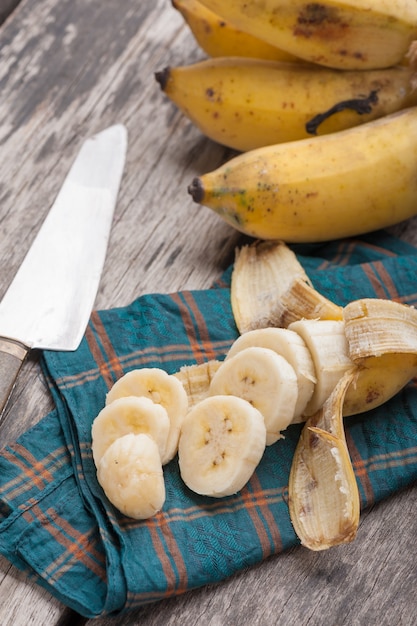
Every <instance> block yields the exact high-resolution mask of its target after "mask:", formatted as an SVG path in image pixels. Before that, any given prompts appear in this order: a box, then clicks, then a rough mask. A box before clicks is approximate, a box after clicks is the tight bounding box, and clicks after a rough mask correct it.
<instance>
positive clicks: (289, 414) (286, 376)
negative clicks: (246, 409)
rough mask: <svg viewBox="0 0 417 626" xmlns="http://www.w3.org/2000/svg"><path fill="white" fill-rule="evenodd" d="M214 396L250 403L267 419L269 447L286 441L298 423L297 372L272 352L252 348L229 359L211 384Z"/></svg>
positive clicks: (210, 392)
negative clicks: (295, 421) (286, 434)
mask: <svg viewBox="0 0 417 626" xmlns="http://www.w3.org/2000/svg"><path fill="white" fill-rule="evenodd" d="M209 394H210V395H211V396H218V395H222V396H224V395H231V396H237V397H239V398H242V399H244V400H247V401H248V402H250V404H251V405H252V406H254V407H255V408H257V409H258V410H259V411H260V413H261V414H262V415H263V418H264V420H265V426H266V445H268V446H269V445H271V444H273V443H275V442H276V441H277V440H278V439H280V438H282V434H281V433H282V431H283V430H285V429H286V428H287V426H288V425H289V424H290V423H291V421H292V420H293V419H294V412H295V407H296V403H297V399H298V383H297V376H296V374H295V371H294V368H293V367H292V366H291V365H290V364H289V363H288V361H287V360H286V359H285V358H284V357H282V356H281V355H279V354H277V353H276V352H274V351H273V350H270V349H269V348H261V347H249V348H245V349H244V350H241V351H238V352H237V353H236V354H235V355H234V356H233V357H231V358H229V359H226V360H225V361H224V362H223V364H222V366H221V367H219V369H218V370H217V372H216V373H215V375H214V376H213V380H212V381H211V384H210V389H209Z"/></svg>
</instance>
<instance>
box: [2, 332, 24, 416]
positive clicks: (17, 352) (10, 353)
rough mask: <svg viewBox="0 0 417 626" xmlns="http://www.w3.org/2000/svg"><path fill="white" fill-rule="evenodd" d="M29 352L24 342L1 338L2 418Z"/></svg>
mask: <svg viewBox="0 0 417 626" xmlns="http://www.w3.org/2000/svg"><path fill="white" fill-rule="evenodd" d="M28 352H29V349H28V348H26V347H25V346H24V345H23V344H21V343H18V342H16V341H12V340H9V339H3V338H0V419H1V417H2V416H3V412H4V409H5V408H6V404H7V402H8V400H9V398H10V396H11V394H12V391H13V388H14V386H15V383H16V378H17V375H18V374H19V372H20V368H21V367H22V365H23V362H24V360H25V358H26V356H27V354H28Z"/></svg>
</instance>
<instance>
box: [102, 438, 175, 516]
mask: <svg viewBox="0 0 417 626" xmlns="http://www.w3.org/2000/svg"><path fill="white" fill-rule="evenodd" d="M97 480H98V482H99V483H100V485H101V486H102V488H103V491H104V493H105V494H106V496H107V497H108V499H109V500H110V502H111V503H112V504H113V505H114V506H115V507H116V508H117V509H119V511H121V512H122V513H123V514H124V515H127V516H128V517H131V518H133V519H137V520H141V519H147V518H149V517H152V516H153V515H155V514H156V513H157V512H158V511H160V510H161V508H162V506H163V504H164V502H165V482H164V476H163V471H162V463H161V458H160V455H159V450H158V446H157V445H156V443H155V441H154V440H153V439H152V438H151V437H149V436H148V435H145V434H138V435H135V434H133V433H129V434H127V435H123V436H122V437H119V438H118V439H116V440H115V441H114V442H113V443H112V444H111V445H110V446H109V447H108V448H107V450H106V452H105V453H104V455H103V456H102V457H101V459H100V462H99V464H98V468H97Z"/></svg>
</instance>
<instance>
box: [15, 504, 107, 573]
mask: <svg viewBox="0 0 417 626" xmlns="http://www.w3.org/2000/svg"><path fill="white" fill-rule="evenodd" d="M23 517H24V518H25V519H26V521H27V522H28V523H31V522H33V521H37V522H38V524H40V525H41V526H42V527H43V528H44V529H47V531H48V533H49V534H50V535H51V537H53V538H54V540H55V541H57V542H58V543H59V544H60V545H61V546H62V547H63V548H64V549H65V551H64V552H63V553H62V555H60V556H59V557H58V558H57V559H55V560H54V561H53V562H52V563H51V564H50V565H49V567H48V568H47V569H46V570H45V574H46V575H47V576H48V577H49V578H51V579H52V580H58V579H59V578H60V576H63V575H65V573H66V572H67V571H68V570H69V569H71V567H72V565H74V566H75V565H76V564H77V563H82V564H83V565H84V566H85V567H86V568H87V569H88V570H90V571H91V572H92V573H93V574H94V575H95V576H97V577H98V578H100V579H101V580H103V581H106V579H107V573H106V563H105V556H104V554H103V553H102V552H100V551H99V550H96V549H95V547H94V537H95V536H96V535H97V529H96V527H94V528H91V530H90V532H88V533H80V532H79V531H78V530H77V529H76V528H74V527H73V526H72V525H71V524H70V523H69V522H68V521H67V520H66V519H64V518H63V517H61V516H60V515H58V513H57V511H56V510H55V509H53V508H49V509H47V510H46V511H45V512H44V511H42V509H41V508H40V507H39V506H38V505H34V506H33V507H32V508H31V509H30V510H28V511H25V512H24V513H23Z"/></svg>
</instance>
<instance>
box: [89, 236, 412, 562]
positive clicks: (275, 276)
mask: <svg viewBox="0 0 417 626" xmlns="http://www.w3.org/2000/svg"><path fill="white" fill-rule="evenodd" d="M231 304H232V310H233V315H234V319H235V322H236V325H237V328H238V330H239V333H240V334H239V337H238V338H237V339H236V340H235V341H234V342H233V343H232V345H231V347H230V349H229V350H228V352H227V353H226V354H225V355H224V358H222V359H219V360H211V361H208V362H204V363H200V364H196V365H188V366H184V367H182V368H181V369H180V370H179V371H178V372H176V373H174V374H167V373H166V372H165V371H163V370H161V369H158V368H142V369H139V370H133V371H131V372H128V373H127V374H125V375H124V376H123V377H121V378H120V379H119V380H118V381H117V382H116V383H115V384H114V385H113V387H112V388H111V389H110V391H109V392H108V394H107V396H106V404H105V407H104V408H103V409H102V411H101V412H100V413H99V414H98V416H97V417H96V419H95V420H94V422H93V425H92V452H93V458H94V462H95V464H96V467H97V477H98V481H99V483H100V484H101V486H102V487H103V490H104V492H105V493H106V495H107V497H108V498H109V500H110V501H111V502H112V503H113V504H114V505H115V506H116V507H117V508H118V509H119V510H120V511H122V512H123V513H124V514H125V515H127V516H129V517H132V518H135V519H146V518H148V517H151V516H153V515H155V514H156V513H157V512H158V511H160V510H161V508H162V507H163V504H164V501H165V484H164V474H163V466H164V465H165V464H167V463H168V462H169V461H171V460H172V459H173V458H174V456H175V455H176V454H178V461H179V469H180V474H181V477H182V479H183V481H184V483H185V485H186V486H187V487H188V488H189V489H191V490H192V491H194V492H195V493H197V494H200V495H205V496H210V497H214V498H220V497H225V496H229V495H232V494H235V493H236V492H238V491H240V490H241V489H243V488H244V486H245V485H246V483H247V482H248V481H249V480H250V478H251V476H252V474H253V473H254V471H255V470H256V468H257V466H258V464H259V463H260V461H261V459H262V456H263V454H264V452H265V449H266V447H267V446H270V445H273V444H274V443H276V442H277V441H278V440H279V439H281V438H283V437H285V430H286V429H287V428H288V427H289V426H290V425H292V424H296V423H305V424H304V425H303V428H302V431H301V436H300V439H299V443H298V445H297V448H296V451H295V454H294V458H293V462H292V468H291V473H290V477H289V512H290V516H291V520H292V523H293V526H294V529H295V531H296V533H297V535H298V536H299V538H300V540H301V542H302V544H303V545H304V546H306V547H308V548H310V549H312V550H324V549H327V548H329V547H331V546H335V545H339V544H341V543H346V542H349V541H352V540H353V539H354V537H355V536H356V532H357V528H358V524H359V514H360V503H359V492H358V487H357V483H356V479H355V475H354V471H353V467H352V463H351V460H350V456H349V451H348V448H347V445H346V439H345V432H344V422H343V420H344V418H345V417H347V416H350V415H357V414H359V413H363V412H365V411H368V410H370V409H372V408H375V407H377V406H380V405H381V404H383V403H384V402H386V401H387V400H389V399H390V398H392V397H393V396H394V395H395V394H396V393H398V392H399V391H400V390H401V389H402V388H403V387H404V386H405V385H406V384H407V383H408V382H409V381H410V380H411V379H412V378H414V377H415V376H416V375H417V311H416V310H415V309H414V308H413V307H410V306H407V305H404V304H400V303H397V302H392V301H389V300H379V299H369V298H367V299H360V300H355V301H352V302H351V303H349V304H348V305H347V306H345V307H341V306H338V305H336V304H334V303H333V302H331V301H330V300H328V299H327V298H326V297H324V296H323V295H322V294H320V293H319V292H318V291H317V290H316V289H315V288H314V286H313V285H312V284H311V282H310V280H309V278H308V276H307V275H306V273H305V271H304V269H303V268H302V266H301V265H300V263H299V261H298V259H297V257H296V256H295V254H294V252H293V251H292V250H291V249H290V248H289V247H288V246H287V245H286V244H285V243H284V242H269V241H268V242H264V241H257V242H255V243H253V244H252V245H247V246H243V247H242V248H240V249H238V250H237V252H236V262H235V265H234V268H233V273H232V283H231Z"/></svg>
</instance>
